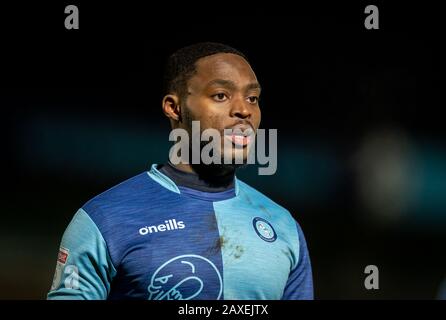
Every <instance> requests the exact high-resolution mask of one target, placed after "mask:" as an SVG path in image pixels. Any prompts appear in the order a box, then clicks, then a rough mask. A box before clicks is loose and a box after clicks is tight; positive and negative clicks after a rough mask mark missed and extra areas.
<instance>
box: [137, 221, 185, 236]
mask: <svg viewBox="0 0 446 320" xmlns="http://www.w3.org/2000/svg"><path fill="white" fill-rule="evenodd" d="M184 228H186V225H185V224H184V222H183V221H177V220H176V219H169V220H165V221H164V223H161V224H158V225H153V226H145V227H142V228H140V229H139V234H140V235H142V236H145V235H147V234H152V233H157V232H166V231H173V230H180V229H184Z"/></svg>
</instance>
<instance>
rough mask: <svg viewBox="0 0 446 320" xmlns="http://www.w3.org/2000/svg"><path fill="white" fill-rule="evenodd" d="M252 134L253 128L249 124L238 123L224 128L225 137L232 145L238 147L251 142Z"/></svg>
mask: <svg viewBox="0 0 446 320" xmlns="http://www.w3.org/2000/svg"><path fill="white" fill-rule="evenodd" d="M228 131H229V132H228ZM253 135H254V130H253V129H252V127H251V126H249V125H244V124H238V125H235V126H233V127H231V128H228V129H225V138H227V139H229V140H231V142H232V143H233V144H234V145H236V146H240V147H245V146H247V145H248V144H249V143H250V142H251V139H252V138H253Z"/></svg>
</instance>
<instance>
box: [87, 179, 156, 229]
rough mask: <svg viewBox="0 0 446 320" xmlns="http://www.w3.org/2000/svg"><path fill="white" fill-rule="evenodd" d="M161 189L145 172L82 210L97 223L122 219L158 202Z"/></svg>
mask: <svg viewBox="0 0 446 320" xmlns="http://www.w3.org/2000/svg"><path fill="white" fill-rule="evenodd" d="M161 189H162V187H161V186H160V185H159V184H158V183H156V182H155V181H153V180H152V179H151V178H150V177H149V175H148V173H147V171H145V172H142V173H140V174H138V175H136V176H134V177H132V178H129V179H127V180H125V181H123V182H121V183H119V184H117V185H115V186H113V187H111V188H110V189H108V190H106V191H104V192H102V193H100V194H98V195H97V196H95V197H93V198H92V199H90V200H89V201H87V202H86V203H85V204H84V205H83V206H82V209H83V210H84V211H85V212H86V213H87V214H88V215H89V216H90V217H91V218H92V219H93V220H94V221H95V222H98V221H102V220H103V219H105V218H107V220H109V219H113V218H117V217H119V216H121V217H122V216H125V214H126V212H129V211H131V212H135V211H138V210H140V209H141V208H143V207H144V208H147V206H148V205H149V204H150V202H154V201H156V199H157V196H156V195H157V194H159V193H160V192H161V191H162V190H161Z"/></svg>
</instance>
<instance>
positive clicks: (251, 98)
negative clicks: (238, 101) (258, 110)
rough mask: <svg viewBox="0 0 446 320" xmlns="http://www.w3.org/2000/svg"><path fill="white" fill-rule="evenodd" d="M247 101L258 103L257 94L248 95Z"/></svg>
mask: <svg viewBox="0 0 446 320" xmlns="http://www.w3.org/2000/svg"><path fill="white" fill-rule="evenodd" d="M248 102H249V103H251V104H256V103H259V97H257V96H251V97H248Z"/></svg>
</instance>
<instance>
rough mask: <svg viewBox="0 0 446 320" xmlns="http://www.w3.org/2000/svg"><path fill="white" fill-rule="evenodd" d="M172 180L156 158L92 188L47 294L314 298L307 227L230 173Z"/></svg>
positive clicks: (63, 247)
mask: <svg viewBox="0 0 446 320" xmlns="http://www.w3.org/2000/svg"><path fill="white" fill-rule="evenodd" d="M234 180H235V182H234V186H233V188H230V189H228V190H225V191H221V192H203V191H200V190H197V189H193V188H188V187H185V186H179V185H176V184H175V182H174V181H173V180H172V179H170V178H169V177H168V176H167V175H165V174H163V173H162V172H161V171H160V170H158V167H157V165H156V164H154V165H152V167H151V169H150V170H149V171H146V172H143V173H141V174H139V175H137V176H135V177H133V178H130V179H128V180H126V181H124V182H122V183H120V184H118V185H117V186H115V187H113V188H111V189H109V190H107V191H105V192H103V193H102V194H100V195H98V196H96V197H94V198H93V199H91V200H90V201H88V202H87V203H86V204H85V205H84V206H82V207H81V208H80V209H79V210H78V212H77V213H76V214H75V215H74V217H73V219H72V220H71V222H70V224H69V225H68V227H67V229H66V230H65V233H64V235H63V237H62V241H61V245H60V249H59V254H58V258H57V263H56V271H55V274H54V279H53V284H52V287H51V289H50V291H49V293H48V296H47V298H48V299H150V300H190V299H205V300H214V299H216V300H217V299H226V300H234V299H237V300H239V299H250V300H264V299H268V300H273V299H313V280H312V272H311V263H310V258H309V254H308V249H307V244H306V241H305V237H304V235H303V232H302V230H301V228H300V226H299V224H298V223H297V222H296V220H295V219H294V218H293V217H292V215H291V214H290V213H289V212H288V211H287V210H286V209H284V208H283V207H281V206H280V205H278V204H276V203H275V202H273V201H272V200H270V199H269V198H268V197H266V196H265V195H263V194H262V193H260V192H259V191H257V190H255V189H254V188H252V187H250V186H249V185H247V184H246V183H244V182H242V181H240V180H239V179H238V178H237V177H235V178H234Z"/></svg>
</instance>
